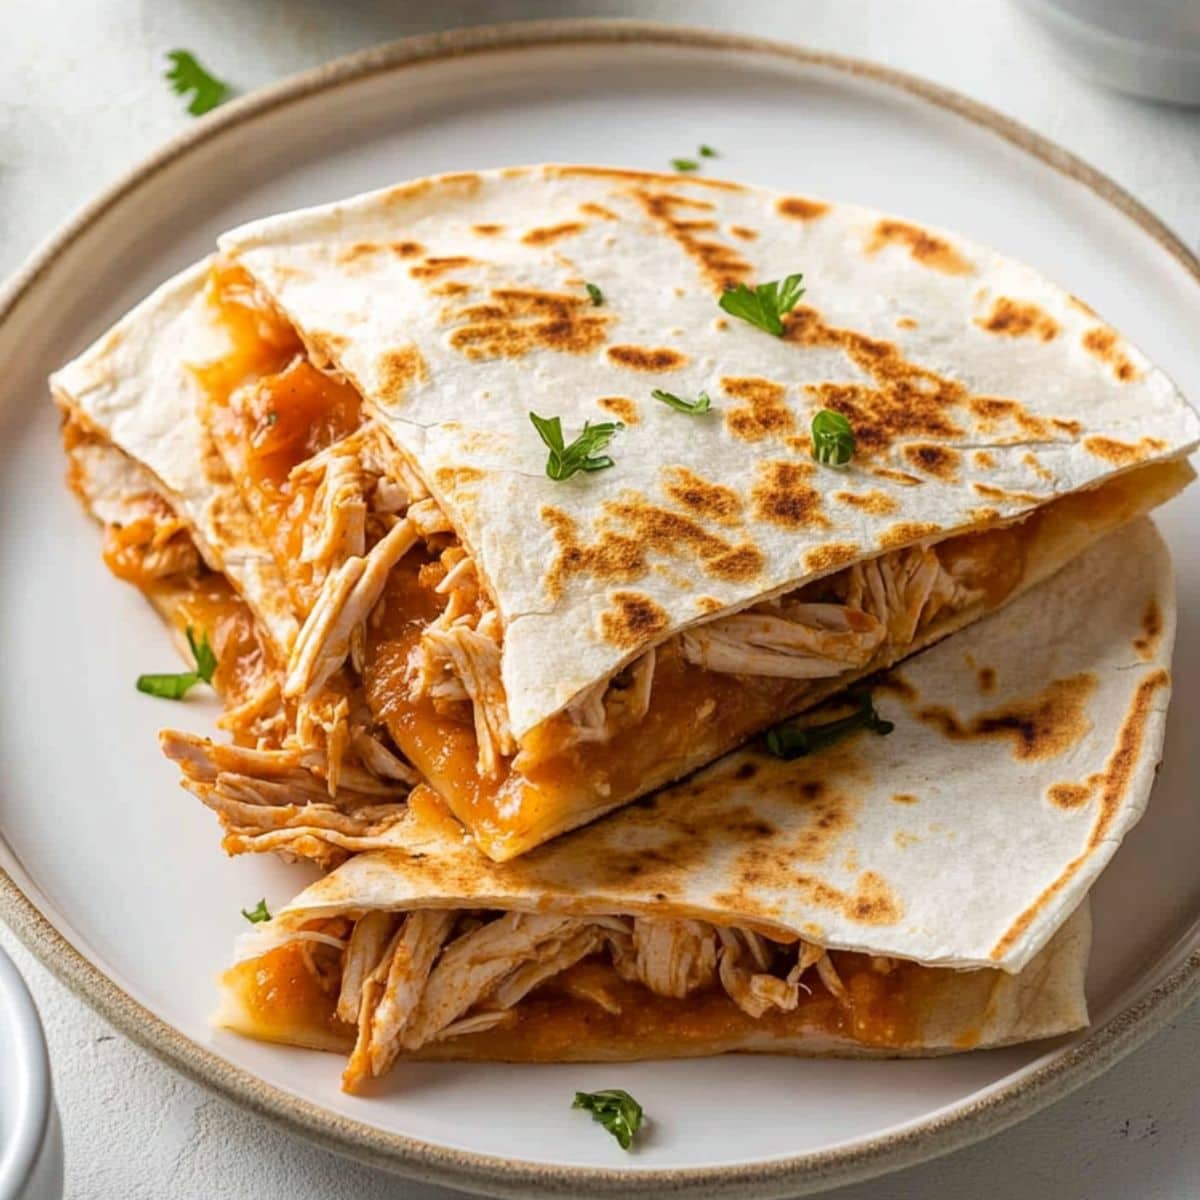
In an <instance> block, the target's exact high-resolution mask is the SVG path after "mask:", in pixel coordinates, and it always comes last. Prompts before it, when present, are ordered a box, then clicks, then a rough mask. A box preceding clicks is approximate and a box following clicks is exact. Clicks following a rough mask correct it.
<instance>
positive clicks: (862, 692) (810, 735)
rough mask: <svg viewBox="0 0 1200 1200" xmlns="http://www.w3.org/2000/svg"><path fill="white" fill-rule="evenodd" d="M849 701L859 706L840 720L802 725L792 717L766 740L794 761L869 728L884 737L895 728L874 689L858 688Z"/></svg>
mask: <svg viewBox="0 0 1200 1200" xmlns="http://www.w3.org/2000/svg"><path fill="white" fill-rule="evenodd" d="M846 699H847V702H848V703H850V704H853V705H854V706H855V709H854V712H852V713H850V715H849V716H845V717H839V718H838V719H837V720H836V721H827V722H825V724H824V725H808V726H800V725H797V724H795V723H793V722H790V721H785V722H784V723H783V724H782V725H776V726H775V728H774V729H768V730H767V734H766V738H765V743H766V747H767V752H768V753H769V754H773V755H774V756H775V757H776V758H782V759H784V760H788V761H790V760H791V759H793V758H803V757H804V756H805V755H807V754H813V753H815V752H816V751H818V750H824V749H825V747H826V746H832V745H833V743H834V742H840V741H841V740H842V738H844V737H849V735H850V734H852V733H857V732H858V731H859V730H860V729H865V730H867V731H869V732H870V733H877V734H879V735H880V736H881V737H883V736H885V735H886V734H889V733H891V732H892V730H893V729H895V728H896V726H895V725H894V724H893V723H892V722H891V721H885V720H884V719H883V718H882V717H881V716H880V715H879V713H877V712H876V711H875V704H874V702H873V701H872V699H871V693H870V692H868V691H867V690H866V689H864V688H857V689H855V690H853V691H851V692H850V694H849V695H848V696H847V697H846Z"/></svg>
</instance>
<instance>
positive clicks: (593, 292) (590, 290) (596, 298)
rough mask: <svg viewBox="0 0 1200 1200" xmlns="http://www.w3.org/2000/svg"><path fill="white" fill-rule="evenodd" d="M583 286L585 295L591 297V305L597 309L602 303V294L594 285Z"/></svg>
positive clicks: (586, 284)
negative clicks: (585, 291)
mask: <svg viewBox="0 0 1200 1200" xmlns="http://www.w3.org/2000/svg"><path fill="white" fill-rule="evenodd" d="M583 286H584V287H585V288H587V294H588V295H589V296H591V298H592V303H593V304H594V305H595V306H596V307H597V308H599V307H600V305H601V304H603V303H604V293H603V292H602V291H601V290H600V289H599V288H598V287H597V286H596V285H595V284H594V283H585V284H584V285H583Z"/></svg>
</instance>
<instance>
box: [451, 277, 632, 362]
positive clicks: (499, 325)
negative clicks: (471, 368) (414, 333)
mask: <svg viewBox="0 0 1200 1200" xmlns="http://www.w3.org/2000/svg"><path fill="white" fill-rule="evenodd" d="M611 319H612V318H611V316H609V315H608V314H605V313H602V312H598V311H596V310H595V308H594V306H593V305H592V303H591V301H590V300H589V299H588V298H587V297H586V296H577V295H571V294H569V293H565V292H547V291H541V290H539V289H536V288H518V287H509V288H494V289H493V290H492V292H491V298H490V300H489V301H488V302H487V303H485V304H471V305H467V306H465V307H463V308H460V309H457V310H455V311H452V312H451V313H450V314H449V320H450V322H451V323H452V324H453V325H454V328H453V329H452V330H451V332H450V345H451V346H453V347H454V349H456V350H458V351H460V352H461V353H463V354H465V355H466V356H467V357H468V358H472V359H482V358H520V357H522V356H523V355H526V354H529V353H531V352H533V351H535V350H555V351H558V352H560V353H564V354H586V353H588V352H589V351H592V350H595V349H597V348H598V347H600V346H602V345H603V344H604V341H605V339H606V336H607V329H608V323H609V321H610V320H611Z"/></svg>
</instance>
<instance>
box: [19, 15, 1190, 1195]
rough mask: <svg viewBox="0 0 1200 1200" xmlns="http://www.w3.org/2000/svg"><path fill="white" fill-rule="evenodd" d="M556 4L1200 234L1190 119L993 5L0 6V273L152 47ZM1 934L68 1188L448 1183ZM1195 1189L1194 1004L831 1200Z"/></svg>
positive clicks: (414, 26) (308, 1191) (343, 1187)
mask: <svg viewBox="0 0 1200 1200" xmlns="http://www.w3.org/2000/svg"><path fill="white" fill-rule="evenodd" d="M550 16H642V17H653V18H657V19H660V20H673V21H686V22H689V23H691V24H696V25H709V26H713V27H719V28H727V29H735V30H738V31H740V32H746V33H756V34H764V35H770V36H774V37H781V38H789V39H791V40H794V41H801V42H806V43H808V44H810V45H812V46H817V47H822V48H825V49H830V50H837V51H842V52H844V53H848V54H855V55H861V56H864V57H868V58H874V59H878V60H880V61H882V62H886V63H889V64H892V65H894V66H898V67H901V68H904V69H907V70H910V71H914V72H917V73H919V74H922V75H925V76H927V77H929V78H931V79H934V80H937V81H938V82H941V83H944V84H947V85H949V86H950V87H953V88H957V89H959V90H961V91H963V92H966V93H968V94H970V95H973V96H975V97H977V98H979V99H981V100H983V101H985V102H986V103H989V104H991V105H994V106H995V107H997V108H999V109H1001V110H1003V111H1004V112H1007V113H1009V114H1011V115H1013V116H1015V117H1017V118H1018V119H1020V120H1022V121H1024V122H1025V123H1027V124H1029V125H1031V126H1033V127H1034V128H1035V129H1038V130H1040V131H1041V132H1043V133H1045V134H1047V135H1048V136H1050V137H1051V138H1053V139H1055V140H1057V141H1059V142H1061V143H1062V144H1064V145H1065V146H1067V147H1069V148H1070V149H1072V150H1074V151H1075V152H1076V153H1078V154H1080V155H1081V156H1082V157H1084V158H1085V159H1088V160H1089V161H1091V162H1092V163H1093V164H1095V165H1096V166H1098V167H1099V168H1100V169H1101V170H1103V171H1105V172H1107V173H1108V174H1110V175H1111V176H1113V177H1114V178H1115V179H1116V180H1117V181H1118V182H1119V183H1121V184H1123V185H1124V186H1125V187H1127V188H1128V189H1129V190H1130V191H1132V192H1133V193H1134V194H1135V195H1136V196H1137V197H1139V198H1140V199H1141V200H1143V201H1144V202H1145V203H1147V204H1148V205H1149V206H1150V207H1151V208H1152V209H1154V210H1155V211H1156V212H1157V213H1158V214H1159V215H1161V216H1162V217H1163V218H1165V219H1166V221H1167V222H1168V223H1169V224H1171V225H1172V226H1173V227H1174V228H1175V229H1176V231H1177V232H1178V233H1179V234H1181V235H1182V237H1183V238H1184V240H1185V241H1186V242H1187V243H1188V244H1189V245H1191V246H1193V247H1194V246H1196V245H1197V242H1198V241H1200V205H1198V204H1197V200H1198V198H1200V114H1197V113H1195V112H1186V111H1183V110H1177V109H1169V108H1162V107H1157V106H1154V105H1150V104H1144V103H1141V102H1138V101H1135V100H1130V99H1127V98H1124V97H1120V96H1116V95H1113V94H1109V93H1105V92H1101V91H1098V90H1095V89H1093V88H1091V87H1090V86H1088V85H1085V84H1083V83H1080V82H1078V81H1076V80H1075V79H1073V78H1072V77H1070V76H1069V75H1066V74H1065V73H1064V72H1063V71H1062V70H1061V68H1060V67H1059V66H1058V64H1057V63H1056V62H1055V61H1054V60H1053V59H1052V58H1051V57H1050V55H1049V54H1048V52H1047V50H1046V49H1045V48H1044V46H1043V44H1042V42H1041V41H1040V40H1039V38H1038V36H1037V35H1036V33H1035V32H1034V31H1033V30H1032V28H1031V27H1030V26H1029V25H1028V24H1027V23H1026V22H1025V21H1024V20H1023V19H1022V18H1021V17H1020V16H1019V15H1018V14H1017V13H1016V12H1015V11H1014V10H1012V9H1011V8H1010V7H1009V6H1008V5H1007V4H1004V3H1001V2H1000V0H716V2H713V0H710V2H705V3H700V2H691V3H683V2H671V0H626V2H619V0H609V2H607V3H601V2H596V0H593V2H591V3H586V2H583V0H576V2H571V0H558V2H557V3H556V2H554V0H525V2H521V0H503V2H500V0H492V2H491V3H487V2H484V0H440V2H439V3H431V4H424V3H419V2H418V0H408V2H407V3H405V2H403V0H390V2H388V0H374V2H373V0H341V2H336V0H38V2H36V3H34V2H32V0H0V275H2V274H6V273H8V272H9V271H11V270H13V269H14V268H15V267H16V266H17V265H18V264H19V262H20V261H21V260H22V259H23V258H24V257H25V256H26V255H27V254H28V253H29V252H30V251H31V250H32V249H33V248H34V246H35V245H36V244H37V243H38V242H39V241H40V240H41V239H42V238H44V237H45V236H46V235H47V234H49V233H50V231H51V230H52V229H53V228H54V227H55V226H56V225H58V224H59V223H60V222H61V221H62V220H63V219H64V218H65V217H66V216H67V215H68V214H69V213H71V212H72V211H73V210H74V209H75V208H77V207H78V206H79V205H81V204H82V203H83V202H84V201H86V200H87V199H89V198H90V196H91V195H92V194H93V193H94V192H96V191H97V190H98V189H100V188H101V187H103V186H105V185H106V184H108V183H109V182H110V181H111V180H113V179H114V178H115V177H116V176H117V175H119V174H120V173H121V172H123V171H124V170H126V169H127V168H128V167H130V166H131V165H132V164H134V163H135V162H136V161H137V160H138V159H139V158H141V157H142V156H143V155H145V154H146V153H147V152H149V151H150V150H152V149H153V148H154V147H155V146H156V145H157V144H158V143H159V142H161V141H162V140H163V139H164V138H166V137H169V136H170V135H171V134H173V133H175V132H177V131H178V130H180V129H182V128H183V127H184V126H185V125H186V123H187V121H188V120H189V119H190V118H188V117H187V116H186V114H184V113H183V110H182V105H181V104H180V103H179V101H178V98H177V97H175V96H173V95H172V94H171V93H170V92H169V90H168V88H167V87H166V85H165V84H164V83H163V82H162V80H161V78H160V75H161V70H162V64H163V55H164V54H165V52H166V51H167V50H170V49H173V48H176V47H187V48H189V49H191V50H193V51H194V52H195V53H196V54H197V55H198V56H199V57H200V58H201V60H202V61H204V62H205V63H207V64H208V65H210V66H211V67H212V68H213V70H214V71H215V72H216V73H218V74H220V75H221V76H222V77H223V78H225V79H227V80H229V81H231V82H233V83H235V84H236V85H237V86H238V88H239V90H241V91H248V90H250V89H251V88H253V87H256V86H258V85H260V84H263V83H266V82H268V81H271V80H275V79H278V78H280V77H282V76H284V75H287V74H290V73H292V72H295V71H297V70H300V69H302V68H306V67H310V66H313V65H315V64H317V63H320V62H322V61H324V60H326V59H329V58H332V57H334V56H336V55H339V54H344V53H346V52H348V51H351V50H355V49H358V48H359V47H361V46H366V45H370V44H372V43H376V42H381V41H386V40H389V39H392V38H396V37H402V36H404V35H406V34H412V33H421V32H427V31H430V30H434V29H446V28H451V27H453V26H457V25H466V24H479V23H484V22H488V21H501V20H515V19H520V18H532V17H550ZM1187 849H1190V851H1192V852H1194V851H1195V847H1191V848H1187ZM1131 903H1134V904H1136V903H1137V898H1136V897H1131ZM133 932H134V934H135V936H136V931H133ZM0 945H2V946H4V948H5V949H7V950H8V951H9V953H10V954H12V955H13V956H14V958H15V959H16V962H17V965H18V967H19V968H20V969H21V970H22V971H23V972H24V974H25V976H26V978H27V979H28V980H29V983H30V985H31V987H32V989H33V992H34V996H35V998H36V1000H37V1002H38V1004H39V1007H40V1008H41V1012H42V1016H43V1019H44V1021H45V1024H46V1027H47V1034H48V1037H49V1041H50V1053H51V1057H52V1060H53V1064H54V1071H55V1084H56V1088H57V1092H58V1100H59V1106H60V1109H61V1112H62V1117H63V1124H64V1126H65V1138H66V1159H67V1161H66V1170H67V1194H68V1196H69V1197H71V1198H72V1200H76V1198H78V1200H84V1198H86V1200H108V1198H110V1197H111V1198H118V1197H119V1198H121V1200H126V1198H128V1200H135V1198H142V1197H146V1198H150V1197H153V1198H158V1197H180V1198H186V1200H193V1198H194V1200H212V1198H218V1197H219V1198H224V1197H238V1198H241V1197H245V1198H254V1200H258V1198H260V1197H261V1198H263V1200H276V1198H278V1200H300V1198H307V1197H325V1196H329V1197H334V1196H336V1197H338V1198H339V1200H376V1198H382V1197H385V1196H386V1197H405V1198H408V1200H435V1198H443V1197H449V1196H450V1195H451V1193H449V1192H444V1191H441V1190H438V1189H433V1188H427V1187H421V1186H418V1185H415V1184H410V1183H407V1182H405V1181H402V1180H398V1179H395V1178H393V1177H391V1176H387V1175H384V1174H381V1173H378V1172H375V1171H371V1170H368V1169H366V1168H363V1167H359V1166H356V1165H354V1164H351V1163H347V1162H344V1161H342V1160H340V1159H338V1158H335V1157H333V1156H332V1155H329V1154H327V1153H325V1152H324V1151H321V1150H318V1149H315V1148H313V1147H311V1146H306V1145H304V1144H302V1143H300V1142H298V1141H296V1140H293V1139H292V1138H291V1137H289V1136H287V1135H285V1134H282V1133H280V1132H277V1131H276V1130H275V1129H273V1128H271V1127H269V1126H266V1125H264V1124H263V1123H262V1122H261V1121H259V1120H257V1119H255V1118H252V1117H250V1116H247V1115H246V1114H244V1113H242V1112H240V1111H239V1110H237V1109H235V1108H232V1107H231V1106H229V1105H228V1104H226V1103H225V1102H224V1101H222V1100H218V1099H216V1098H214V1097H212V1096H210V1095H209V1094H208V1093H206V1092H205V1091H203V1090H202V1089H201V1088H199V1087H197V1086H195V1085H194V1084H192V1083H189V1082H187V1081H186V1080H184V1079H182V1078H180V1077H179V1076H177V1075H175V1074H173V1073H172V1072H171V1071H169V1070H168V1069H167V1068H166V1067H164V1066H162V1065H161V1064H159V1063H158V1062H157V1061H156V1060H155V1059H154V1058H152V1057H151V1056H150V1055H148V1054H146V1053H144V1052H143V1051H141V1050H139V1049H137V1048H136V1047H134V1046H133V1045H131V1044H130V1043H129V1042H127V1041H126V1040H125V1039H124V1038H123V1037H121V1036H120V1035H119V1034H114V1032H113V1031H112V1030H111V1029H110V1028H109V1027H108V1026H107V1025H106V1024H105V1023H104V1022H103V1021H101V1020H100V1019H99V1018H98V1017H96V1016H95V1015H93V1014H92V1013H91V1011H90V1010H89V1009H87V1008H86V1007H85V1006H84V1005H83V1004H82V1003H80V1002H79V1001H78V1000H76V999H75V998H74V997H72V996H70V995H69V994H68V993H67V992H66V990H65V989H64V988H63V987H62V986H61V985H60V984H58V983H57V982H56V981H55V980H54V979H52V978H51V976H50V975H49V973H48V972H47V971H45V970H44V969H43V968H42V967H41V966H39V965H38V964H36V963H35V962H34V961H33V959H32V958H31V957H30V955H29V954H28V953H27V952H26V951H25V950H24V949H23V948H22V947H20V946H19V945H18V944H17V943H16V941H15V939H14V938H13V937H12V935H11V934H10V933H9V932H8V931H7V930H6V929H4V927H3V926H0ZM1197 1195H1200V1011H1197V1010H1196V1009H1193V1010H1192V1011H1191V1012H1190V1013H1188V1014H1186V1015H1185V1016H1184V1017H1182V1018H1181V1019H1180V1020H1178V1021H1177V1022H1176V1023H1175V1024H1174V1025H1173V1026H1172V1027H1171V1028H1170V1029H1168V1030H1167V1031H1166V1032H1164V1033H1162V1034H1160V1035H1159V1036H1158V1037H1156V1038H1155V1039H1154V1040H1153V1041H1152V1042H1151V1043H1150V1044H1149V1045H1148V1046H1146V1047H1144V1048H1143V1049H1142V1050H1141V1051H1139V1052H1138V1053H1137V1054H1135V1055H1134V1056H1133V1057H1132V1058H1130V1059H1127V1060H1126V1061H1125V1062H1124V1063H1122V1064H1120V1065H1119V1066H1118V1067H1116V1068H1115V1069H1114V1070H1113V1071H1111V1072H1110V1073H1109V1074H1108V1075H1107V1076H1105V1077H1104V1078H1102V1079H1101V1080H1099V1081H1098V1082H1096V1083H1094V1084H1092V1085H1091V1086H1090V1087H1087V1088H1084V1089H1083V1090H1082V1091H1080V1092H1078V1093H1076V1094H1075V1095H1074V1096H1072V1097H1071V1098H1069V1099H1068V1100H1066V1101H1064V1102H1063V1103H1061V1104H1059V1105H1057V1106H1056V1107H1054V1108H1052V1109H1050V1110H1048V1111H1047V1112H1044V1113H1043V1114H1041V1115H1039V1116H1037V1117H1034V1118H1033V1119H1032V1120H1030V1121H1027V1122H1026V1123H1025V1124H1024V1125H1021V1126H1018V1127H1017V1128H1016V1129H1013V1130H1010V1131H1009V1132H1008V1133H1005V1134H1002V1135H1000V1136H999V1137H996V1138H994V1139H992V1140H991V1141H989V1142H986V1143H983V1144H982V1145H979V1146H975V1147H972V1148H970V1149H968V1150H965V1151H961V1152H959V1153H958V1154H954V1155H951V1156H949V1157H947V1158H943V1159H940V1160H938V1161H936V1162H934V1163H930V1164H927V1165H925V1166H923V1167H918V1168H913V1169H911V1170H909V1171H905V1172H903V1173H901V1174H899V1175H895V1176H892V1177H890V1178H888V1179H886V1180H879V1181H876V1182H873V1183H867V1184H863V1185H860V1186H857V1187H852V1188H845V1189H842V1190H840V1191H837V1192H834V1193H830V1194H829V1200H868V1198H869V1200H883V1198H887V1200H937V1198H941V1197H947V1198H953V1200H958V1198H959V1197H963V1198H966V1197H972V1198H978V1200H1030V1198H1036V1200H1041V1198H1045V1200H1126V1198H1130V1197H1137V1198H1138V1200H1183V1198H1185V1197H1193V1196H1197Z"/></svg>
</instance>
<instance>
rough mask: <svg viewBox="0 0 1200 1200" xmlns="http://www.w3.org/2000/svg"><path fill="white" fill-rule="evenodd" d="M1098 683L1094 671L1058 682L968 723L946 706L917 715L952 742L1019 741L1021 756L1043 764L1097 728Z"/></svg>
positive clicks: (1016, 743) (1015, 747) (1016, 746)
mask: <svg viewBox="0 0 1200 1200" xmlns="http://www.w3.org/2000/svg"><path fill="white" fill-rule="evenodd" d="M1096 683H1097V680H1096V677H1095V675H1092V674H1090V673H1088V672H1081V673H1080V674H1078V675H1071V676H1069V677H1068V678H1066V679H1056V680H1053V681H1052V682H1051V683H1049V684H1047V685H1046V687H1044V688H1043V689H1042V690H1041V691H1040V692H1038V693H1037V694H1036V695H1034V696H1031V697H1029V698H1028V699H1025V700H1016V701H1012V702H1010V703H1009V704H1006V705H1004V706H1002V707H1001V708H997V709H993V710H991V711H989V712H984V713H980V714H979V715H978V716H976V717H973V718H972V719H971V720H970V721H966V722H964V721H962V720H961V719H960V718H959V717H958V716H956V715H955V713H954V712H953V711H952V710H951V709H950V708H948V707H946V706H944V705H930V706H928V707H927V708H922V709H919V710H918V711H917V716H918V717H919V718H920V719H921V720H922V721H924V722H925V723H926V724H928V725H932V726H934V727H935V728H937V729H939V730H941V732H942V733H943V734H945V736H946V737H948V738H950V739H951V740H952V741H967V740H970V739H987V738H1006V739H1008V740H1010V741H1011V742H1012V743H1013V756H1014V757H1015V758H1017V759H1019V760H1021V761H1022V762H1037V761H1040V760H1042V759H1047V758H1056V757H1058V755H1060V754H1063V753H1065V752H1066V751H1067V750H1069V749H1070V748H1071V747H1072V746H1074V745H1075V744H1076V743H1077V742H1078V741H1079V740H1080V739H1081V738H1082V737H1084V736H1085V735H1086V734H1087V732H1088V731H1089V730H1090V729H1091V727H1092V723H1091V721H1090V720H1089V719H1088V715H1087V706H1088V702H1089V700H1090V699H1091V697H1092V694H1093V692H1095V690H1096Z"/></svg>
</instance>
